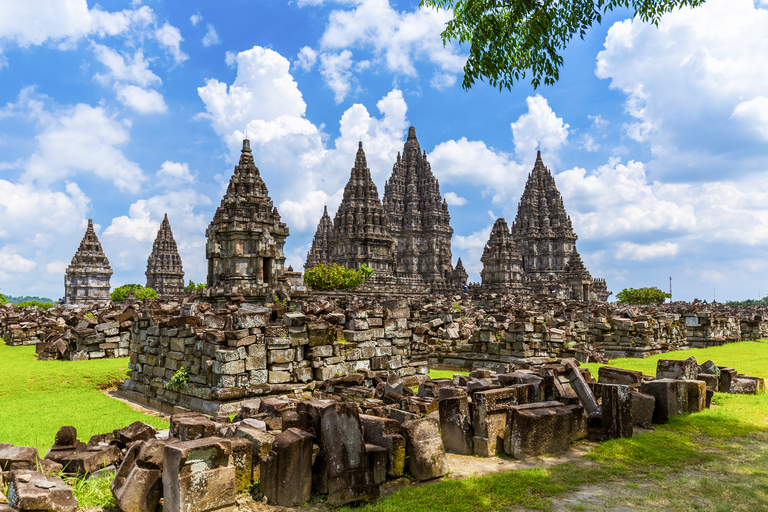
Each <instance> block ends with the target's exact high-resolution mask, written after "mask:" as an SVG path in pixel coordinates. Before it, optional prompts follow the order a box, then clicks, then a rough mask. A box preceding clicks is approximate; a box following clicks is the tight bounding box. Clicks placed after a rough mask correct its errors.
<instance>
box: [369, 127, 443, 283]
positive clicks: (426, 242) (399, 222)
mask: <svg viewBox="0 0 768 512" xmlns="http://www.w3.org/2000/svg"><path fill="white" fill-rule="evenodd" d="M383 203H384V212H385V213H386V214H387V217H389V222H390V231H391V233H392V235H393V236H394V237H395V239H396V240H397V272H398V275H399V276H403V277H417V276H420V277H421V278H422V279H423V280H424V282H425V283H427V284H429V285H431V286H432V288H433V289H435V288H445V287H446V286H447V287H451V286H452V285H453V279H452V277H451V274H452V272H453V266H452V265H451V235H453V229H452V228H451V225H450V220H451V216H450V214H449V213H448V205H447V204H446V202H445V200H444V199H443V198H442V196H441V195H440V185H439V183H438V182H437V179H436V178H435V176H434V175H433V174H432V168H431V166H430V164H429V162H428V161H427V155H426V153H422V151H421V146H420V145H419V141H418V140H417V139H416V129H415V128H414V127H413V126H411V127H410V128H408V139H407V140H406V141H405V147H404V148H403V154H402V156H401V155H400V154H398V155H397V161H396V162H395V165H394V166H393V167H392V175H391V176H390V177H389V180H388V181H387V183H386V184H385V185H384V201H383Z"/></svg>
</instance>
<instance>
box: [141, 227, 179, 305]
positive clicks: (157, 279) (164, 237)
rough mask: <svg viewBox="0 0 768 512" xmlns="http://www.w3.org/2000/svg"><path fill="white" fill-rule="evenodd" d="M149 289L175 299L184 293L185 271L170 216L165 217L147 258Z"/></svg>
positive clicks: (146, 273)
mask: <svg viewBox="0 0 768 512" xmlns="http://www.w3.org/2000/svg"><path fill="white" fill-rule="evenodd" d="M145 275H146V276H147V288H152V289H153V290H155V291H156V292H157V294H158V295H160V296H161V297H173V296H178V295H182V294H183V293H184V270H183V269H182V266H181V256H179V250H178V248H177V247H176V240H175V239H174V238H173V231H171V223H170V222H168V214H167V213H166V214H165V217H163V222H162V223H161V224H160V229H158V230H157V236H156V237H155V241H154V243H153V244H152V252H151V253H150V255H149V258H147V271H146V272H145Z"/></svg>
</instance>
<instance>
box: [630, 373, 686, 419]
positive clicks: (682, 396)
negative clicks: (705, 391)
mask: <svg viewBox="0 0 768 512" xmlns="http://www.w3.org/2000/svg"><path fill="white" fill-rule="evenodd" d="M681 382H682V381H678V380H673V379H657V380H646V381H643V382H642V383H640V392H641V393H644V394H647V395H651V396H653V397H654V399H655V400H656V402H655V405H654V408H653V422H654V423H666V422H667V421H669V418H670V417H671V416H675V415H677V414H682V413H686V412H688V390H687V387H686V385H685V384H684V383H683V384H681Z"/></svg>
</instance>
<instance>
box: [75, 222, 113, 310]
mask: <svg viewBox="0 0 768 512" xmlns="http://www.w3.org/2000/svg"><path fill="white" fill-rule="evenodd" d="M111 276H112V267H110V266H109V260H108V259H107V256H106V255H105V254H104V250H103V249H102V248H101V242H99V238H98V237H97V236H96V232H95V231H94V230H93V220H92V219H88V227H87V228H86V230H85V235H84V236H83V240H82V241H81V242H80V247H78V248H77V252H75V255H74V256H73V257H72V262H71V263H70V264H69V266H68V267H67V271H66V274H65V275H64V302H65V303H67V304H91V303H94V302H102V301H108V300H109V290H110V285H109V279H110V277H111Z"/></svg>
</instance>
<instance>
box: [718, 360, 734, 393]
mask: <svg viewBox="0 0 768 512" xmlns="http://www.w3.org/2000/svg"><path fill="white" fill-rule="evenodd" d="M717 368H718V369H719V370H720V392H721V393H730V392H731V382H732V381H733V379H735V378H736V376H737V375H738V372H737V371H736V370H734V369H733V368H728V367H725V366H718V367H717Z"/></svg>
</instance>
